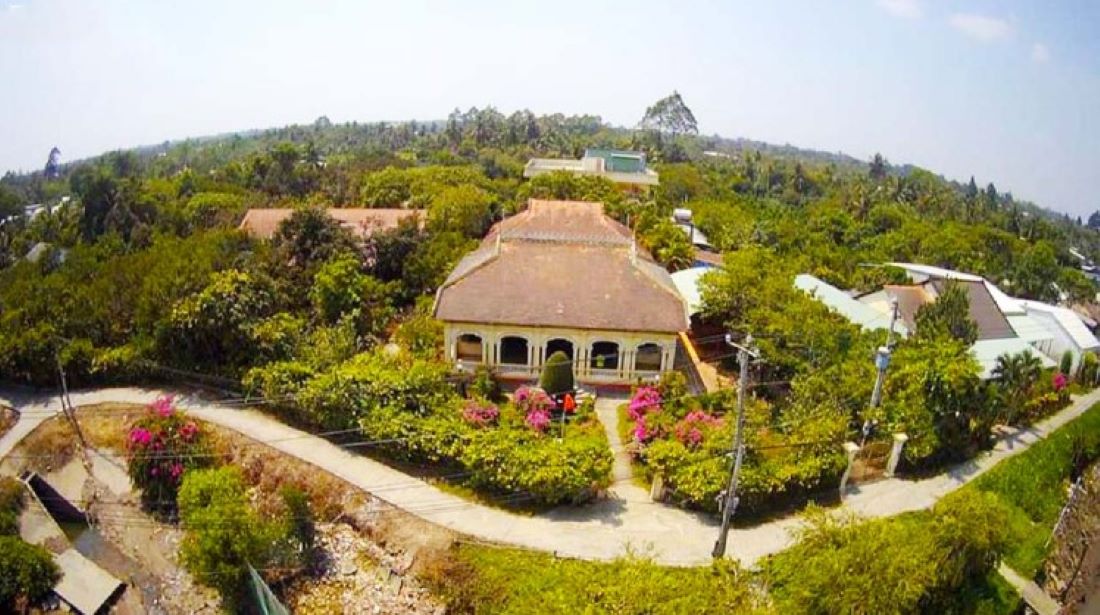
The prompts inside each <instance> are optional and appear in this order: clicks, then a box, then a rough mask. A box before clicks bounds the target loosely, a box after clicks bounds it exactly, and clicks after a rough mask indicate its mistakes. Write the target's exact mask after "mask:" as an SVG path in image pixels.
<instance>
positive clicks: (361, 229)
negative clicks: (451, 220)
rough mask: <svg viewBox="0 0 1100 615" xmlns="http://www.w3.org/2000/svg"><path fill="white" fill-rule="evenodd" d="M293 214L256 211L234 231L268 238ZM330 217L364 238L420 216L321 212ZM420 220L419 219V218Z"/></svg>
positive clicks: (341, 209) (277, 210)
mask: <svg viewBox="0 0 1100 615" xmlns="http://www.w3.org/2000/svg"><path fill="white" fill-rule="evenodd" d="M293 213H294V210H293V209H288V208H256V209H249V210H248V211H247V212H245V214H244V218H243V219H242V220H241V224H240V226H239V227H238V228H240V229H241V230H242V231H244V232H246V233H248V234H249V235H251V236H253V237H256V238H257V239H271V238H272V237H274V236H275V232H276V231H277V230H278V229H279V225H280V224H282V223H283V221H284V220H286V219H287V218H289V217H290V215H291V214H293ZM325 213H327V214H328V215H329V217H330V218H332V219H334V220H336V221H337V222H339V223H340V225H341V226H343V227H344V228H346V229H348V230H349V231H351V234H352V235H354V236H356V237H358V238H360V239H365V238H367V237H369V236H370V235H371V234H373V233H375V232H376V231H381V230H388V229H392V228H396V227H397V225H398V224H399V223H400V222H401V221H402V220H405V219H407V218H411V217H413V216H416V215H418V214H423V212H422V211H421V210H418V209H367V208H362V207H331V208H329V209H326V210H325ZM421 219H423V216H421Z"/></svg>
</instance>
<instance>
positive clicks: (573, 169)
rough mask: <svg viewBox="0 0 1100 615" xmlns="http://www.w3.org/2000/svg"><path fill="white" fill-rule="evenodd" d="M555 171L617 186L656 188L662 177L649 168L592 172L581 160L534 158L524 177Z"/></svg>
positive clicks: (529, 163)
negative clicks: (593, 176) (595, 179)
mask: <svg viewBox="0 0 1100 615" xmlns="http://www.w3.org/2000/svg"><path fill="white" fill-rule="evenodd" d="M554 171H568V172H570V173H577V174H582V175H599V176H600V177H606V178H607V179H609V180H611V181H613V182H615V183H617V184H636V185H643V186H656V185H659V184H660V183H661V181H660V177H659V176H658V175H657V172H656V171H654V170H653V169H648V168H647V169H643V170H642V171H638V172H618V171H615V170H612V169H607V170H604V171H590V170H588V169H585V168H584V163H583V162H582V161H580V160H561V159H556V158H532V159H530V160H528V161H527V165H526V166H524V167H523V176H524V177H527V178H531V177H536V176H539V175H542V174H543V173H553V172H554Z"/></svg>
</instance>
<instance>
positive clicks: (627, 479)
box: [596, 396, 649, 501]
mask: <svg viewBox="0 0 1100 615" xmlns="http://www.w3.org/2000/svg"><path fill="white" fill-rule="evenodd" d="M626 401H627V399H626V398H625V397H611V396H606V397H598V398H596V416H597V417H599V419H600V424H602V425H603V430H604V433H606V434H607V442H608V444H609V445H610V446H611V452H612V454H614V455H615V465H614V466H613V467H612V469H611V480H612V481H614V482H612V483H611V487H610V488H609V489H608V493H609V494H610V495H611V496H612V497H617V498H619V499H623V500H636V501H644V500H647V499H649V492H648V491H646V490H645V489H642V488H641V487H639V486H638V485H637V484H635V482H634V480H633V479H634V467H633V466H632V465H631V463H630V453H629V452H627V450H626V443H624V442H623V441H622V438H621V437H619V406H620V405H622V404H623V403H625V402H626Z"/></svg>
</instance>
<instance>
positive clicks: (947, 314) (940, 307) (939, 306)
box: [916, 280, 978, 346]
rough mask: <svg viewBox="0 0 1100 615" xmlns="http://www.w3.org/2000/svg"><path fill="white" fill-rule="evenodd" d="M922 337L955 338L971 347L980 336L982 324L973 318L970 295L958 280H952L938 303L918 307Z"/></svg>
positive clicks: (920, 336)
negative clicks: (979, 330) (979, 329)
mask: <svg viewBox="0 0 1100 615" xmlns="http://www.w3.org/2000/svg"><path fill="white" fill-rule="evenodd" d="M916 321H917V337H918V338H919V339H937V338H944V337H946V338H952V339H957V340H961V341H962V342H963V343H965V344H966V345H967V346H969V345H971V344H973V343H974V342H975V341H977V339H978V325H977V323H975V322H974V321H973V320H971V318H970V298H969V297H968V296H967V294H966V289H964V288H963V287H962V286H961V285H960V284H959V283H958V282H955V281H954V280H948V281H947V284H946V285H945V286H944V288H943V292H941V293H940V296H939V297H937V298H936V301H935V302H934V303H929V304H927V305H923V306H921V308H920V309H919V310H917V316H916Z"/></svg>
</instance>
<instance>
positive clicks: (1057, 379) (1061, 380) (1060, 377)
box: [1050, 372, 1069, 393]
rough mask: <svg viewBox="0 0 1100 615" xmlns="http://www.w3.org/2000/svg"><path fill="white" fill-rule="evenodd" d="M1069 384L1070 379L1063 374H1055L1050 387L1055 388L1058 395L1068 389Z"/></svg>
mask: <svg viewBox="0 0 1100 615" xmlns="http://www.w3.org/2000/svg"><path fill="white" fill-rule="evenodd" d="M1067 384H1069V379H1068V378H1066V375H1065V374H1063V373H1062V372H1055V374H1054V377H1052V378H1051V380H1050V385H1051V386H1052V387H1054V391H1055V392H1056V393H1057V392H1059V391H1061V390H1062V389H1064V388H1066V385H1067Z"/></svg>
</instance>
